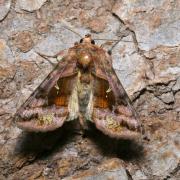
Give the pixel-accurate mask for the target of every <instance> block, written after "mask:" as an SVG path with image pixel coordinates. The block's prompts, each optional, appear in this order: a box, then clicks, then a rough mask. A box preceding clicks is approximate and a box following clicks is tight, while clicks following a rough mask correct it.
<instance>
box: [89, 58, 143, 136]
mask: <svg viewBox="0 0 180 180" xmlns="http://www.w3.org/2000/svg"><path fill="white" fill-rule="evenodd" d="M106 58H107V57H106ZM95 63H96V62H95ZM97 63H98V61H97ZM95 67H96V68H97V69H96V72H102V73H101V76H98V74H96V73H95V75H94V83H95V84H94V109H93V116H92V119H93V121H94V123H95V125H96V127H97V128H98V129H99V130H101V131H102V132H103V133H104V134H107V135H109V136H110V137H113V138H125V139H131V138H135V137H137V136H139V135H140V123H139V121H138V118H137V114H136V112H135V110H134V109H133V106H132V103H131V101H130V99H129V97H128V95H127V93H126V91H125V90H124V88H123V86H122V84H121V83H120V81H119V79H118V77H117V75H116V73H115V71H114V69H113V68H112V65H111V60H109V59H102V62H101V63H98V64H95ZM99 69H100V70H99ZM102 74H103V76H102ZM102 77H105V78H103V79H102ZM105 79H106V80H105Z"/></svg>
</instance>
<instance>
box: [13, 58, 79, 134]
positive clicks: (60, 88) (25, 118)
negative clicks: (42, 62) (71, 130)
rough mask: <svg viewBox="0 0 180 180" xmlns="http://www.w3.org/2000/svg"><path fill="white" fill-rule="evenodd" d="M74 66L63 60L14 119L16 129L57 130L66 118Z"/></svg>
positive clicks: (74, 72)
mask: <svg viewBox="0 0 180 180" xmlns="http://www.w3.org/2000/svg"><path fill="white" fill-rule="evenodd" d="M75 67H76V63H75V62H74V63H73V61H71V62H68V60H67V58H64V59H63V60H62V61H60V63H59V64H58V65H57V67H56V68H55V69H54V70H53V71H52V72H51V73H50V74H49V75H48V76H47V77H46V78H45V80H44V81H43V82H42V83H41V85H40V86H39V87H38V88H37V89H36V90H35V91H34V92H33V93H32V95H31V96H30V97H29V98H28V99H27V101H26V102H25V103H24V104H23V105H22V106H21V107H20V109H19V110H18V111H17V113H16V115H15V121H16V124H17V126H18V127H20V128H22V129H24V130H26V131H35V132H38V131H40V132H46V131H52V130H55V129H56V128H58V127H61V126H62V125H63V123H64V121H65V120H66V119H67V117H68V114H69V113H68V100H69V96H70V94H71V91H72V89H73V85H74V83H75V81H76V77H77V72H76V69H75Z"/></svg>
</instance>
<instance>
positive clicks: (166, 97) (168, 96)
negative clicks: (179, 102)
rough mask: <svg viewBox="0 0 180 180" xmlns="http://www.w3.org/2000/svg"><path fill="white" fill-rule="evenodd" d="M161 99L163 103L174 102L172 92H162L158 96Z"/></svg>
mask: <svg viewBox="0 0 180 180" xmlns="http://www.w3.org/2000/svg"><path fill="white" fill-rule="evenodd" d="M160 98H161V100H162V101H163V102H165V103H167V104H168V103H172V102H174V96H173V93H172V92H168V93H164V94H162V95H161V96H160Z"/></svg>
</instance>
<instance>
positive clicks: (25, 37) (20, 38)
mask: <svg viewBox="0 0 180 180" xmlns="http://www.w3.org/2000/svg"><path fill="white" fill-rule="evenodd" d="M13 38H14V41H15V45H16V47H17V48H18V49H19V50H21V51H22V52H27V51H29V50H30V49H31V48H32V47H33V45H34V43H33V40H32V35H31V33H30V32H28V31H22V32H19V33H18V34H16V35H15V36H14V37H13Z"/></svg>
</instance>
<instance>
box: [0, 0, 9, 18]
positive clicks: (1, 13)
mask: <svg viewBox="0 0 180 180" xmlns="http://www.w3.org/2000/svg"><path fill="white" fill-rule="evenodd" d="M10 7H11V0H0V21H2V20H3V19H4V18H5V17H6V16H7V14H8V12H9V10H10Z"/></svg>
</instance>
